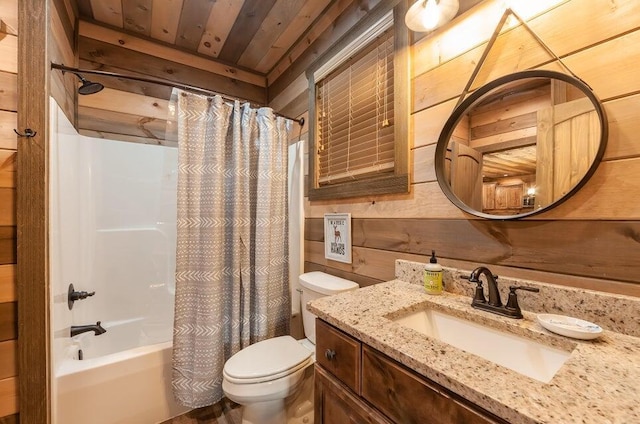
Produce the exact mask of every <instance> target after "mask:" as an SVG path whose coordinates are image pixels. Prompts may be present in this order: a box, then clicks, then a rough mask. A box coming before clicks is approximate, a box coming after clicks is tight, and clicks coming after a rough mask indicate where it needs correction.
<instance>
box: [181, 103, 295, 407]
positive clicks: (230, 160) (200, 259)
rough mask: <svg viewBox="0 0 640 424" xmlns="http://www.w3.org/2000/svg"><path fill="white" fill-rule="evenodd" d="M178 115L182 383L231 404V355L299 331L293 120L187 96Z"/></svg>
mask: <svg viewBox="0 0 640 424" xmlns="http://www.w3.org/2000/svg"><path fill="white" fill-rule="evenodd" d="M170 111H173V112H172V113H173V114H174V116H175V120H176V121H177V122H174V123H173V125H176V126H177V132H178V146H179V147H178V151H179V153H178V155H179V159H178V221H177V226H178V242H177V255H176V299H175V302H176V303H175V318H174V336H173V376H172V383H173V391H174V395H175V397H176V399H177V400H178V401H179V402H180V403H182V404H183V405H185V406H188V407H191V408H196V407H201V406H206V405H211V404H213V403H215V402H217V401H219V400H220V399H221V398H222V396H223V393H222V369H223V367H224V363H225V361H226V360H227V359H228V358H229V357H230V356H231V355H233V354H234V353H236V352H237V351H238V350H240V349H242V348H244V347H246V346H248V345H250V344H252V343H255V342H257V341H260V340H263V339H265V338H270V337H274V336H278V335H283V334H288V333H289V320H290V315H291V297H290V292H289V276H288V220H287V140H288V132H289V130H290V127H291V121H290V120H287V119H284V118H281V117H275V115H274V113H273V111H272V110H271V109H269V108H260V109H257V110H256V109H252V108H251V107H250V106H249V105H248V104H244V105H240V103H239V102H237V101H236V102H235V103H233V104H228V103H226V102H225V101H224V100H223V99H222V98H221V97H219V96H215V97H205V96H200V95H196V94H189V93H186V92H182V91H179V90H174V93H173V95H172V102H171V104H170Z"/></svg>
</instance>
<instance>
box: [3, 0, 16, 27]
mask: <svg viewBox="0 0 640 424" xmlns="http://www.w3.org/2000/svg"><path fill="white" fill-rule="evenodd" d="M0 20H1V21H2V22H4V24H5V29H7V27H8V28H10V29H11V30H9V31H8V32H10V33H14V32H15V33H17V31H18V0H0ZM13 35H16V34H13Z"/></svg>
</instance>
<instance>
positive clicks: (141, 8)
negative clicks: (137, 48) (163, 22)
mask: <svg viewBox="0 0 640 424" xmlns="http://www.w3.org/2000/svg"><path fill="white" fill-rule="evenodd" d="M152 10H153V0H124V1H123V2H122V13H123V16H124V18H123V24H124V25H123V26H124V29H126V30H128V31H131V32H135V33H138V34H143V35H146V36H149V35H151V11H152ZM178 10H180V9H178ZM174 13H175V14H176V15H177V14H178V13H177V10H175V11H174Z"/></svg>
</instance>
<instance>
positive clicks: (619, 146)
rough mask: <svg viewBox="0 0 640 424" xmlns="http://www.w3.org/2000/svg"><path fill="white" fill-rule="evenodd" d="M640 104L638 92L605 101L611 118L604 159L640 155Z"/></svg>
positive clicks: (605, 106) (609, 118) (606, 110)
mask: <svg viewBox="0 0 640 424" xmlns="http://www.w3.org/2000/svg"><path fill="white" fill-rule="evenodd" d="M638 104H640V95H638V94H636V95H632V96H629V97H623V98H620V99H616V100H612V101H608V102H605V103H604V110H605V112H606V114H607V119H608V120H609V138H608V142H607V150H606V151H605V153H604V160H610V159H623V158H629V157H633V156H640V143H638V135H639V134H640V120H638V119H637V113H638V111H637V109H636V106H637V105H638Z"/></svg>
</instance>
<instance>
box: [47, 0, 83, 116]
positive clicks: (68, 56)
mask: <svg viewBox="0 0 640 424" xmlns="http://www.w3.org/2000/svg"><path fill="white" fill-rule="evenodd" d="M53 4H54V5H53V7H51V9H50V10H51V15H50V20H51V32H50V33H51V36H52V42H51V43H49V51H48V54H49V57H50V60H51V61H52V62H55V63H64V64H65V65H67V66H74V65H75V64H76V63H77V58H76V52H75V26H74V25H75V17H71V16H69V13H73V10H70V9H69V7H67V3H66V1H65V0H53ZM50 84H51V86H50V87H51V88H50V95H51V96H52V97H53V98H54V99H55V100H56V102H57V103H58V105H60V107H61V108H62V110H63V112H64V114H65V115H66V116H67V118H68V119H69V121H70V122H72V123H75V121H76V117H75V103H76V97H77V94H76V88H77V84H78V79H77V78H76V77H75V76H74V75H73V74H70V73H66V74H63V73H62V72H60V71H53V72H51V74H50Z"/></svg>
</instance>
